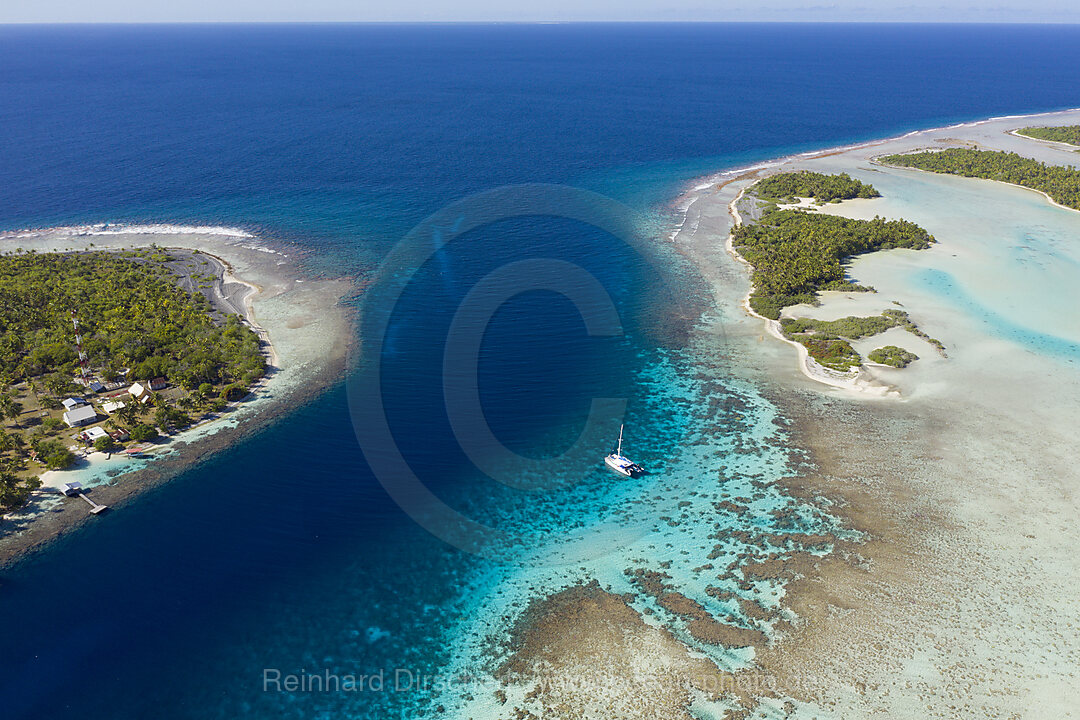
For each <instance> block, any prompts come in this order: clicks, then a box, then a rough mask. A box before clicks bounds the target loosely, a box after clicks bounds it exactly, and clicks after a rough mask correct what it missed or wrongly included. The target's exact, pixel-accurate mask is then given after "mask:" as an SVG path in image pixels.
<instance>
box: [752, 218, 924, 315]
mask: <svg viewBox="0 0 1080 720" xmlns="http://www.w3.org/2000/svg"><path fill="white" fill-rule="evenodd" d="M933 242H934V238H933V236H932V235H930V234H929V233H928V232H926V231H925V230H923V229H922V228H921V227H919V226H918V225H916V224H915V223H911V222H908V221H906V220H883V219H881V218H874V219H873V220H851V219H848V218H842V217H836V216H834V215H819V214H816V213H807V212H804V211H801V210H775V209H773V210H767V211H766V212H765V213H764V214H763V215H762V217H761V220H760V221H758V222H757V223H755V224H753V225H741V226H739V227H737V228H735V231H734V234H733V244H734V247H735V249H736V250H738V252H739V254H740V255H742V256H743V257H744V258H745V259H746V261H747V262H749V263H750V265H751V266H753V268H754V272H753V278H752V279H753V283H754V291H753V293H752V294H751V296H750V307H751V308H753V310H754V312H756V313H758V314H760V315H763V316H765V317H767V318H772V319H773V320H776V319H779V317H780V311H781V310H783V309H784V308H785V307H787V306H788V305H796V304H798V303H813V302H816V299H817V292H818V291H819V290H858V291H866V290H870V289H871V288H865V287H862V286H860V285H856V284H855V283H852V282H851V281H849V280H848V279H847V278H846V277H845V274H844V266H843V263H844V262H845V261H847V260H848V259H849V258H851V257H853V256H855V255H859V254H861V253H865V252H871V251H874V250H889V249H893V248H911V249H913V250H922V249H925V248H928V247H930V245H931V244H932V243H933Z"/></svg>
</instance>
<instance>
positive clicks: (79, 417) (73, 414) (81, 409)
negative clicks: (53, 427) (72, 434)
mask: <svg viewBox="0 0 1080 720" xmlns="http://www.w3.org/2000/svg"><path fill="white" fill-rule="evenodd" d="M95 420H97V411H96V410H94V408H93V406H91V405H79V406H78V407H74V408H72V409H71V410H68V411H67V412H66V413H64V422H66V423H67V424H68V427H81V426H83V425H89V424H90V423H92V422H94V421H95Z"/></svg>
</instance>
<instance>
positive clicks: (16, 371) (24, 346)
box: [0, 247, 267, 511]
mask: <svg viewBox="0 0 1080 720" xmlns="http://www.w3.org/2000/svg"><path fill="white" fill-rule="evenodd" d="M209 266H210V262H209V261H208V260H207V259H206V257H205V256H203V255H202V254H201V253H197V252H190V251H166V250H163V249H161V248H157V247H151V248H143V249H138V250H127V251H86V252H73V253H36V252H29V253H23V252H21V251H18V252H16V253H10V254H5V255H0V416H2V419H3V421H5V425H4V426H2V427H0V511H8V510H11V509H14V508H18V507H20V506H22V505H23V504H25V503H26V501H27V500H28V498H29V495H30V493H31V492H32V491H33V490H34V489H36V488H37V487H40V481H39V480H38V478H37V473H38V472H40V471H42V470H60V469H65V468H68V467H70V466H71V465H72V464H73V463H74V462H75V461H76V459H77V456H76V454H75V453H74V452H72V449H75V450H78V449H79V446H80V444H81V445H82V446H87V447H89V446H92V447H93V448H94V449H96V450H99V451H101V452H115V451H118V450H120V449H121V448H123V446H124V443H128V442H134V443H145V442H149V441H152V440H154V439H156V438H157V437H158V435H159V434H160V433H162V432H165V433H170V432H173V431H175V430H179V429H182V428H185V427H188V426H190V425H192V424H194V423H196V422H198V421H199V420H201V419H207V418H209V417H210V416H212V415H214V414H216V413H219V412H221V411H222V410H224V409H225V408H226V406H227V404H228V403H229V402H231V401H235V400H238V399H241V398H243V397H245V396H246V395H248V393H249V389H248V388H249V387H250V386H251V385H252V384H253V383H255V382H257V381H258V380H259V379H260V378H262V377H263V376H264V374H265V373H266V369H267V366H266V360H265V357H264V354H263V349H262V343H261V341H260V339H259V337H258V335H257V334H256V333H255V332H254V331H253V330H252V329H251V328H250V327H248V326H247V325H246V324H245V323H244V321H243V320H242V319H241V318H240V317H239V316H237V315H235V314H230V313H228V312H225V311H224V310H221V309H219V308H217V307H215V305H214V303H213V302H212V301H211V300H210V297H212V296H211V294H210V293H211V289H212V281H213V280H214V279H215V278H214V275H213V274H210V273H209V272H207V273H203V272H199V271H198V270H201V269H202V268H207V267H209ZM193 267H194V268H195V270H196V271H193ZM182 280H183V281H185V282H187V283H188V284H189V286H191V287H192V290H191V292H188V291H186V290H184V289H183V288H182V287H181V281H182ZM73 318H75V319H77V320H78V333H79V335H80V339H81V346H80V347H81V352H82V354H83V356H84V357H83V358H80V347H77V346H76V341H75V333H76V331H75V326H74V324H73ZM84 380H85V382H84ZM87 383H88V384H89V385H90V386H91V387H87ZM95 389H96V390H97V392H95ZM137 389H138V390H139V391H140V392H138V393H136V390H137ZM68 398H71V400H69V401H68V402H69V404H70V405H72V407H77V408H84V407H89V408H93V410H94V412H93V413H87V412H84V413H83V414H84V415H86V414H89V415H90V419H88V421H85V422H79V423H77V425H78V426H70V427H69V425H71V423H69V422H68V421H67V415H66V414H65V413H64V410H65V407H64V405H63V404H62V403H63V401H64V400H66V399H68ZM106 405H108V409H107V410H106ZM91 425H99V426H100V427H101V430H103V431H104V433H105V434H104V435H102V433H101V432H98V433H96V434H97V435H98V437H97V438H96V439H94V440H93V441H92V442H91V440H90V439H89V436H87V435H85V434H84V433H85V431H86V429H87V428H88V427H89V426H91Z"/></svg>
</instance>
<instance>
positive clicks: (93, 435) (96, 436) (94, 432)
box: [83, 425, 109, 442]
mask: <svg viewBox="0 0 1080 720" xmlns="http://www.w3.org/2000/svg"><path fill="white" fill-rule="evenodd" d="M83 434H84V435H86V439H87V440H89V441H90V442H94V441H95V440H100V439H101V438H103V437H109V433H107V432H105V428H103V427H101V426H100V425H95V426H94V427H92V428H90V429H88V430H87V431H86V432H85V433H83Z"/></svg>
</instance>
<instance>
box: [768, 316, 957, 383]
mask: <svg viewBox="0 0 1080 720" xmlns="http://www.w3.org/2000/svg"><path fill="white" fill-rule="evenodd" d="M894 327H899V328H903V329H904V330H907V331H908V332H910V333H911V334H912V335H915V336H917V337H920V338H922V339H924V340H926V341H927V342H928V343H930V344H931V345H933V346H934V347H935V348H937V350H938V352H940V353H941V354H942V355H944V354H945V346H944V345H943V344H942V343H941V342H940V341H939V340H935V339H934V338H931V337H929V336H927V334H926V333H924V332H923V331H922V330H920V329H919V328H918V326H917V325H916V324H915V323H914V321H912V319H911V318H910V317H909V316H908V314H907V313H906V312H905V311H903V310H886V311H884V312H883V313H881V314H880V315H871V316H869V317H854V316H849V317H845V318H840V319H839V320H815V319H813V318H789V317H786V318H783V319H781V320H780V332H781V333H783V335H784V337H786V338H787V339H788V340H792V341H794V342H797V343H799V344H800V345H802V346H804V347H805V348H806V350H807V352H808V353H809V354H810V357H812V358H813V359H814V360H816V361H817V362H818V363H820V364H821V365H823V366H825V367H827V368H829V369H831V370H837V371H839V372H847V371H848V370H850V369H852V368H856V367H859V366H860V365H862V356H860V355H859V353H858V352H857V351H856V350H855V349H854V348H853V347H851V343H850V341H851V340H861V339H862V338H865V337H872V336H874V335H878V334H880V333H883V332H885V331H886V330H889V329H891V328H894ZM888 347H895V346H888ZM879 349H880V348H879ZM877 352H878V350H875V351H874V352H872V353H870V356H869V357H870V360H871V361H872V362H881V361H879V360H877V359H875V356H874V353H877ZM902 352H905V353H907V351H902ZM907 354H908V355H911V358H910V359H909V360H908V361H907V362H905V363H904V364H903V365H897V366H896V367H904V365H907V364H908V363H910V362H912V361H913V360H917V359H918V357H917V356H915V355H914V353H907ZM885 364H892V363H885Z"/></svg>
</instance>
